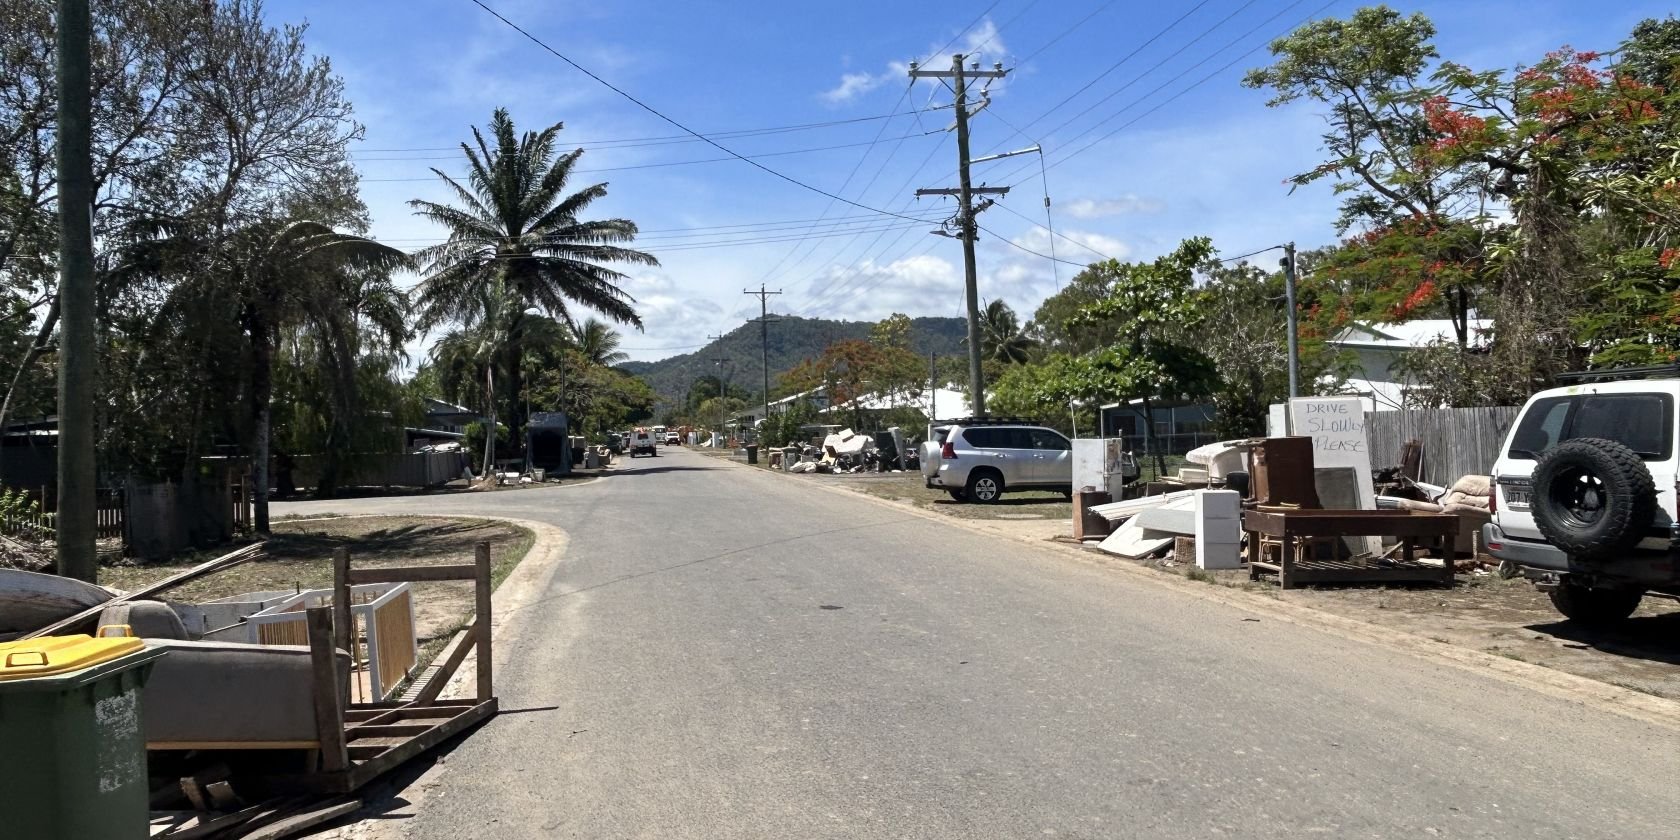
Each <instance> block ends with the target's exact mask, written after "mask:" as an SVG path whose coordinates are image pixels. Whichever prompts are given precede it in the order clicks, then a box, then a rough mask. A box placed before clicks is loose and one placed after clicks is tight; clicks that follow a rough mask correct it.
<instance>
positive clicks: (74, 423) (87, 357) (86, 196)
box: [54, 0, 99, 583]
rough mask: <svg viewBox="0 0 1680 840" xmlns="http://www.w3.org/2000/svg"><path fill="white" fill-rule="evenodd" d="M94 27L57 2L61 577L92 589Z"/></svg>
mask: <svg viewBox="0 0 1680 840" xmlns="http://www.w3.org/2000/svg"><path fill="white" fill-rule="evenodd" d="M91 29H92V26H91V23H90V21H89V16H88V0H58V252H59V257H58V260H59V275H58V300H59V317H60V318H61V321H60V326H59V333H58V336H59V338H58V514H57V518H56V522H55V523H54V524H55V525H56V529H57V532H58V535H57V536H58V539H57V542H58V573H59V574H61V575H64V576H65V577H72V578H78V579H81V580H85V581H88V582H89V583H92V582H93V581H94V578H95V577H96V576H97V575H98V571H99V566H98V558H97V555H96V554H95V548H94V506H95V504H96V502H95V499H94V492H95V491H94V486H93V485H94V463H95V462H94V437H93V415H94V400H95V389H94V379H95V376H96V374H97V364H98V357H97V355H96V346H95V341H96V335H95V325H94V285H93V157H92V122H93V120H92V100H93V92H92V79H91V77H92V71H91V59H90V57H89V54H90V51H91V46H90V44H91V35H90V33H91Z"/></svg>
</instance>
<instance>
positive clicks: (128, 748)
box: [0, 636, 163, 840]
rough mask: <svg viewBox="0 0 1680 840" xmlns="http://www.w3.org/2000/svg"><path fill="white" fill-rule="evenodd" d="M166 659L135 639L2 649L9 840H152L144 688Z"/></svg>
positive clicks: (37, 642)
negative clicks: (156, 663) (158, 662)
mask: <svg viewBox="0 0 1680 840" xmlns="http://www.w3.org/2000/svg"><path fill="white" fill-rule="evenodd" d="M162 655H163V651H161V650H155V649H148V648H146V646H145V643H144V642H142V641H141V640H139V639H136V638H133V637H113V638H92V637H89V636H51V637H46V638H40V639H28V640H22V641H14V642H0V745H3V747H0V752H3V753H4V754H5V758H4V760H0V815H3V816H0V836H4V837H7V838H17V840H94V838H98V840H127V838H135V840H141V838H145V837H146V836H147V835H148V834H149V831H148V828H147V821H146V816H147V815H146V810H147V785H146V739H145V732H144V729H143V727H142V726H141V718H140V688H141V686H143V685H144V684H145V682H146V677H147V676H148V675H149V674H150V673H151V669H152V660H154V659H156V658H157V657H159V656H162Z"/></svg>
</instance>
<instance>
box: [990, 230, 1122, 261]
mask: <svg viewBox="0 0 1680 840" xmlns="http://www.w3.org/2000/svg"><path fill="white" fill-rule="evenodd" d="M1064 237H1065V238H1064ZM1070 239H1071V240H1073V241H1072V242H1069V241H1068V240H1070ZM1010 241H1012V242H1014V243H1015V244H1016V245H1019V246H1020V247H1022V248H1026V249H1028V250H1032V251H1037V252H1038V253H1040V254H1049V253H1050V233H1049V231H1046V230H1045V229H1044V228H1041V227H1034V228H1028V229H1027V231H1026V232H1025V233H1023V234H1021V235H1020V236H1017V237H1015V238H1014V239H1012V240H1010ZM1074 243H1079V244H1077V245H1076V244H1074ZM1080 245H1084V246H1086V247H1085V248H1081V247H1079V246H1080ZM1087 248H1088V249H1090V250H1087ZM1093 251H1094V252H1095V253H1093ZM1131 253H1132V248H1131V246H1130V245H1127V244H1126V243H1124V242H1121V241H1120V240H1118V239H1115V238H1114V237H1112V236H1104V235H1103V234H1100V233H1092V232H1090V231H1082V230H1073V229H1068V230H1058V231H1056V256H1057V257H1058V258H1060V259H1064V260H1069V261H1072V262H1079V263H1083V262H1086V261H1089V260H1097V259H1101V258H1102V257H1098V256H1097V254H1102V255H1103V256H1104V257H1113V258H1114V259H1117V260H1124V259H1126V258H1127V257H1128V256H1130V255H1131ZM1022 256H1025V257H1027V258H1029V259H1038V258H1037V257H1033V256H1032V255H1031V254H1023V255H1022Z"/></svg>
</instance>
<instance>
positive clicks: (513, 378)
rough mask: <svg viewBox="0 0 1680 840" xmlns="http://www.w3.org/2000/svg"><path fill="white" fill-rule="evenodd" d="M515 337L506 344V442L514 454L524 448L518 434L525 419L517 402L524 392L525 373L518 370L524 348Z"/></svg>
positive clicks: (520, 435)
mask: <svg viewBox="0 0 1680 840" xmlns="http://www.w3.org/2000/svg"><path fill="white" fill-rule="evenodd" d="M515 336H516V337H515V338H514V340H512V341H510V342H508V348H507V360H508V383H507V384H508V394H507V408H508V410H507V418H508V442H509V443H511V444H512V445H513V448H514V451H515V452H519V451H520V450H522V449H523V448H524V441H525V438H524V436H523V435H522V434H521V433H520V430H521V429H523V428H524V427H525V419H526V418H524V417H523V416H522V412H521V411H520V402H519V399H520V394H521V392H522V391H524V390H525V371H523V370H521V369H520V368H521V366H523V365H524V363H525V348H524V346H523V345H522V344H521V343H520V341H519V340H518V338H517V334H515Z"/></svg>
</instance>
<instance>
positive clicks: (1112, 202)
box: [1061, 193, 1167, 219]
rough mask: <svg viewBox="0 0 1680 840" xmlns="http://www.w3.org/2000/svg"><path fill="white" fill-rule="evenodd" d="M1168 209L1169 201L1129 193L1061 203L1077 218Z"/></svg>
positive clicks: (1103, 216)
mask: <svg viewBox="0 0 1680 840" xmlns="http://www.w3.org/2000/svg"><path fill="white" fill-rule="evenodd" d="M1166 209H1167V203H1166V202H1164V201H1161V200H1160V199H1155V198H1145V197H1143V196H1140V195H1135V194H1131V193H1128V194H1126V195H1123V196H1121V197H1119V198H1076V199H1074V200H1073V201H1069V202H1067V203H1066V204H1063V205H1061V211H1062V212H1063V213H1066V214H1068V215H1069V216H1072V217H1073V218H1075V219H1101V218H1105V217H1108V216H1126V215H1132V214H1154V213H1159V212H1161V211H1163V210H1166Z"/></svg>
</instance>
